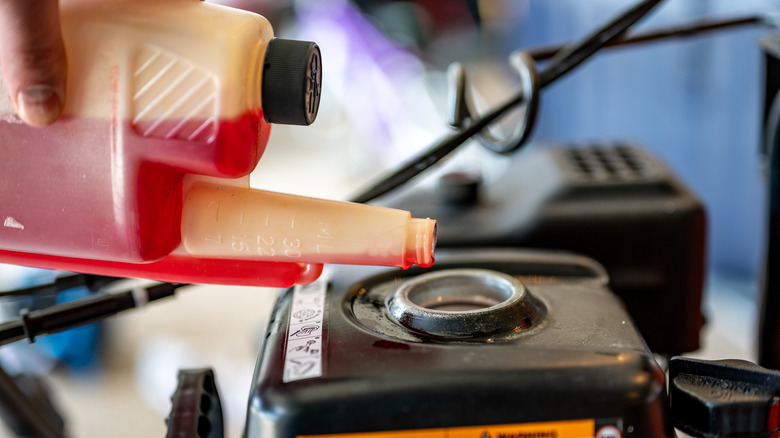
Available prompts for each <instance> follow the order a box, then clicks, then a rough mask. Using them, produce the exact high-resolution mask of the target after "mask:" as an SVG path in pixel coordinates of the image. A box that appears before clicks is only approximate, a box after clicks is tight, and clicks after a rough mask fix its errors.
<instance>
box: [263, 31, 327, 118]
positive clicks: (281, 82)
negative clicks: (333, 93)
mask: <svg viewBox="0 0 780 438" xmlns="http://www.w3.org/2000/svg"><path fill="white" fill-rule="evenodd" d="M262 86H263V89H262V96H263V97H262V99H263V102H262V106H263V114H264V115H265V120H266V121H267V122H268V123H280V124H285V125H311V124H312V122H314V119H315V118H317V110H318V109H319V106H320V91H321V89H322V57H321V56H320V48H319V47H318V46H317V45H316V44H314V43H312V42H308V41H295V40H285V39H281V38H274V39H272V40H271V41H270V42H269V43H268V47H267V48H266V52H265V60H264V61H263V85H262Z"/></svg>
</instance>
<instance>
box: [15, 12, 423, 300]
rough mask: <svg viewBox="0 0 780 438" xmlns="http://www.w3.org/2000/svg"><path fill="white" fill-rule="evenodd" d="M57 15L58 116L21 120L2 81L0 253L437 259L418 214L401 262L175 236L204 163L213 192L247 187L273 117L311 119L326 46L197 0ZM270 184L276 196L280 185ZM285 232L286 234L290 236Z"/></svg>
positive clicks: (303, 277)
mask: <svg viewBox="0 0 780 438" xmlns="http://www.w3.org/2000/svg"><path fill="white" fill-rule="evenodd" d="M61 18H62V27H63V37H64V39H65V45H66V51H67V55H68V65H69V71H68V89H67V91H66V106H65V109H64V112H63V115H62V116H61V118H60V119H59V120H58V121H57V122H55V123H54V124H52V125H51V126H49V127H46V128H33V127H29V126H27V125H25V124H23V123H22V122H21V121H20V120H19V118H18V117H17V116H16V114H15V111H14V108H13V105H12V103H11V100H10V98H9V97H8V96H7V95H6V94H5V87H4V86H3V88H2V92H0V151H1V152H0V155H2V159H1V160H0V222H2V224H3V226H2V227H0V262H6V263H16V264H22V265H30V266H37V267H44V268H53V269H63V270H71V271H77V272H89V273H99V274H105V275H117V276H127V277H145V278H152V279H157V280H165V281H175V282H199V283H224V284H252V285H267V286H287V285H291V284H295V283H306V282H309V281H313V280H314V279H315V278H316V277H317V275H319V272H320V271H321V268H322V266H321V263H327V262H339V263H354V264H360V263H375V262H376V264H383V263H384V264H387V263H389V264H392V265H399V266H408V265H409V264H410V263H418V264H430V263H432V259H430V254H431V252H432V250H433V245H434V238H433V233H434V229H433V226H432V225H429V226H424V227H422V228H420V230H421V232H423V233H428V234H427V235H426V236H427V237H425V238H424V239H423V241H424V240H425V239H427V243H422V242H423V241H421V244H425V245H428V246H427V247H425V248H422V247H421V249H420V251H422V252H421V253H420V254H421V258H419V259H418V258H415V257H406V256H404V257H402V258H401V259H400V260H401V261H398V260H393V261H389V259H387V258H385V259H382V258H381V257H379V258H378V257H374V258H370V257H369V258H366V257H365V255H364V254H362V253H359V251H358V253H355V252H354V251H352V252H349V251H346V252H345V251H337V252H334V253H332V254H334V255H333V256H332V257H328V256H323V255H322V254H317V253H316V249H315V252H314V253H312V254H308V253H305V252H304V251H300V254H299V256H297V257H281V258H279V257H276V258H274V257H265V256H264V254H262V252H261V251H255V254H254V255H252V256H251V257H249V256H247V255H246V254H238V255H237V254H236V253H235V251H233V252H230V251H228V252H227V253H214V252H210V251H201V250H202V249H203V248H201V247H200V246H198V245H195V246H192V245H190V246H189V247H188V248H185V247H183V246H182V245H181V242H182V226H181V217H182V208H183V206H184V207H185V211H188V212H192V211H193V209H192V208H191V207H190V206H189V205H188V204H187V203H188V202H190V201H183V200H184V199H188V198H191V196H189V195H188V194H187V193H185V186H188V185H189V184H190V183H189V181H190V180H193V181H197V180H199V179H204V177H208V178H206V179H208V181H209V183H210V184H212V186H213V185H214V184H216V187H217V188H219V187H220V186H225V187H227V188H225V189H224V190H221V191H220V190H217V191H213V192H212V194H220V195H226V196H228V197H229V196H244V195H245V194H249V193H251V191H250V189H249V187H248V177H247V178H243V177H246V176H247V175H248V174H249V173H250V172H251V171H252V170H253V169H254V168H255V166H256V165H257V162H258V160H259V159H260V157H261V155H262V153H263V151H264V148H265V145H266V142H267V140H268V135H269V133H270V124H269V123H277V122H278V123H294V124H309V123H311V122H312V121H313V120H314V117H315V116H316V111H317V106H318V103H319V80H320V78H321V68H320V64H319V62H320V59H319V49H318V48H317V47H316V45H314V44H313V43H305V42H294V41H285V40H278V39H273V30H272V29H271V26H270V24H269V23H268V22H267V21H266V20H265V19H264V18H263V17H261V16H259V15H256V14H252V13H249V12H245V11H239V10H235V9H231V8H227V7H223V6H218V5H212V4H208V3H203V2H200V1H197V0H166V1H157V2H137V1H135V2H134V1H114V2H106V3H100V2H93V3H91V4H90V3H78V2H76V3H75V4H69V3H67V2H65V3H64V4H63V5H62V7H61ZM185 180H186V181H188V182H187V183H186V184H185ZM194 187H197V184H196V185H195V186H194ZM185 195H187V196H185ZM279 196H280V197H279V198H278V200H279V202H284V201H283V198H284V197H285V196H287V195H279ZM251 197H252V196H250V198H251ZM255 198H256V197H255ZM198 199H199V200H200V201H201V202H205V205H206V206H208V204H209V203H210V202H212V201H210V200H209V199H205V200H204V198H203V197H202V196H201V197H200V198H198ZM214 202H217V201H214ZM251 202H265V201H262V200H257V201H251ZM341 204H344V205H348V206H351V205H352V204H347V203H341ZM319 206H321V204H318V203H317V202H314V201H313V200H312V202H309V201H307V202H303V203H299V207H296V208H298V210H296V211H297V213H293V216H294V217H304V216H309V215H310V216H318V215H319V214H320V213H319V212H318V211H316V209H317V208H320V207H319ZM364 207H365V206H364ZM198 208H200V207H198ZM204 208H205V207H204ZM253 208H256V209H260V210H262V209H264V208H265V206H264V205H255V206H253ZM366 208H368V209H373V208H378V207H366ZM385 210H386V209H381V211H385ZM269 211H270V210H269ZM360 211H361V213H360V214H368V215H370V213H368V210H365V212H364V210H360ZM376 211H380V210H376ZM269 214H271V215H273V214H276V213H273V212H271V213H269ZM335 214H341V213H335ZM349 214H352V213H349ZM379 216H382V214H379ZM390 216H394V217H395V220H396V225H395V226H396V227H406V226H407V223H410V222H411V223H412V224H413V225H414V226H415V227H417V228H419V225H420V224H419V223H417V222H414V221H410V218H409V216H408V213H406V215H405V216H404V215H403V214H401V215H400V216H399V215H398V214H392V215H390ZM431 224H432V222H431ZM223 225H224V224H220V226H222V228H220V232H222V233H223V236H224V238H225V239H230V240H235V239H234V238H233V235H234V234H239V233H238V232H235V233H234V232H232V231H230V230H228V229H226V228H224V226H223ZM239 225H240V224H239ZM383 226H384V225H383ZM383 226H382V227H383ZM382 227H380V226H377V227H374V225H372V224H371V223H365V234H366V236H369V235H371V234H372V233H374V234H377V235H384V233H385V230H384V229H382ZM417 228H415V229H417ZM198 230H199V231H198V232H205V233H209V231H206V230H204V229H203V228H199V229H198ZM372 230H373V231H372ZM239 231H240V230H239ZM396 235H397V236H401V240H402V241H401V242H395V243H394V244H393V245H396V249H397V246H398V245H401V247H403V250H402V252H403V254H407V252H408V251H411V253H413V252H414V251H416V250H410V249H407V248H405V246H406V245H407V242H410V243H411V245H417V242H416V241H415V240H414V238H407V237H406V233H405V232H404V233H401V234H398V233H396ZM288 236H293V235H289V234H288V235H285V236H284V237H283V236H281V235H280V236H279V238H280V240H279V241H281V242H282V244H283V245H284V243H285V240H284V239H285V237H288ZM260 237H261V239H260V240H261V241H262V237H263V236H260ZM310 237H311V236H293V237H290V238H294V239H304V240H305V239H306V238H310ZM315 238H316V236H315ZM254 239H255V242H257V241H258V240H257V239H258V237H257V235H255V236H254ZM339 239H341V240H343V241H344V242H348V241H350V239H351V237H350V236H349V235H348V234H342V235H340V237H339ZM186 240H191V241H197V239H195V240H192V239H186ZM286 242H287V243H288V244H289V242H290V240H287V241H286ZM297 242H300V244H301V245H303V244H304V241H303V240H297ZM231 245H232V243H231ZM340 245H341V243H339V242H336V247H339V246H340ZM358 246H360V245H358ZM321 247H322V246H321ZM307 248H315V247H311V246H307ZM288 249H289V248H288ZM353 249H354V247H353ZM362 249H366V248H362ZM188 250H189V251H188ZM281 253H282V254H284V251H282V252H281ZM289 253H291V252H290V251H288V254H289ZM350 254H351V255H350ZM239 255H240V256H239ZM310 256H311V257H310ZM382 260H384V261H382Z"/></svg>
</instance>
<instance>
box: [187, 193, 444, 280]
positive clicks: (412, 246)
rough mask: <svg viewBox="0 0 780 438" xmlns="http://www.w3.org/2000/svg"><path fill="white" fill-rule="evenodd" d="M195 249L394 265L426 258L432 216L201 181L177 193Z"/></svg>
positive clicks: (431, 243) (216, 254)
mask: <svg viewBox="0 0 780 438" xmlns="http://www.w3.org/2000/svg"><path fill="white" fill-rule="evenodd" d="M182 243H183V244H184V249H185V250H186V251H187V253H189V254H190V255H192V256H195V257H213V258H229V259H240V260H258V261H277V262H303V263H335V264H351V265H378V266H397V267H402V268H408V267H409V266H411V265H413V264H415V265H418V266H423V267H425V266H430V265H432V264H433V252H434V247H435V246H436V221H435V220H432V219H415V218H412V217H411V215H410V213H409V212H407V211H403V210H396V209H391V208H385V207H377V206H371V205H364V204H356V203H351V202H342V201H333V200H326V199H316V198H310V197H304V196H295V195H289V194H284V193H274V192H268V191H263V190H252V189H246V188H241V187H234V186H223V185H215V184H209V183H196V184H194V185H193V186H192V187H191V188H190V189H189V191H188V192H187V195H186V196H185V199H184V205H183V209H182Z"/></svg>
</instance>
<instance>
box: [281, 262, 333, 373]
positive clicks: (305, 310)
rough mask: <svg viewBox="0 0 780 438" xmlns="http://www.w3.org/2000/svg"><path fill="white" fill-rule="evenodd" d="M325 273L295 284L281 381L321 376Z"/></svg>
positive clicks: (326, 279) (326, 276) (325, 288)
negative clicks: (315, 278)
mask: <svg viewBox="0 0 780 438" xmlns="http://www.w3.org/2000/svg"><path fill="white" fill-rule="evenodd" d="M327 286H328V275H327V273H323V274H322V275H321V276H320V278H319V279H317V280H316V281H315V282H314V283H311V284H307V285H303V286H295V288H294V289H293V302H292V308H291V310H290V326H289V327H288V329H287V348H286V349H285V354H284V374H283V376H282V380H283V381H284V382H294V381H296V380H303V379H313V378H316V377H321V376H322V349H323V332H322V327H323V322H324V308H325V293H326V291H327Z"/></svg>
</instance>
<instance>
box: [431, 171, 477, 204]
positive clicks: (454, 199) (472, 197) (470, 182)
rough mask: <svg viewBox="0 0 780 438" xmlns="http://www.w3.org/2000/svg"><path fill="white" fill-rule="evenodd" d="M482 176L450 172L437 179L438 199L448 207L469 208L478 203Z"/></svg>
mask: <svg viewBox="0 0 780 438" xmlns="http://www.w3.org/2000/svg"><path fill="white" fill-rule="evenodd" d="M481 186H482V176H481V175H479V174H477V173H470V172H452V173H447V174H445V175H442V177H441V178H439V186H438V187H437V191H438V195H439V199H440V200H441V201H442V202H443V203H444V205H446V206H448V207H471V206H474V205H476V204H477V203H478V202H479V190H480V187H481Z"/></svg>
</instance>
